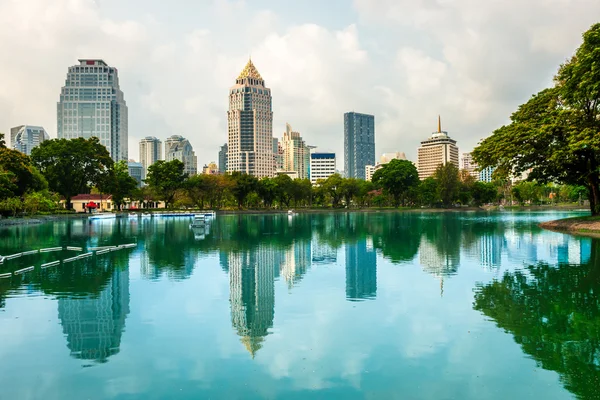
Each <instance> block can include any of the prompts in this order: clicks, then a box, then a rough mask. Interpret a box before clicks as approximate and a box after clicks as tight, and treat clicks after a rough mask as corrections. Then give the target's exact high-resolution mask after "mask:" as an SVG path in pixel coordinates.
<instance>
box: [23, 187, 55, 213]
mask: <svg viewBox="0 0 600 400" xmlns="http://www.w3.org/2000/svg"><path fill="white" fill-rule="evenodd" d="M59 200H60V199H59V197H58V195H56V194H54V193H50V192H49V191H48V190H44V191H40V192H30V193H27V194H26V195H25V196H24V198H23V203H22V206H23V210H24V211H25V212H27V213H29V214H36V213H38V212H54V211H56V210H57V209H58V202H59Z"/></svg>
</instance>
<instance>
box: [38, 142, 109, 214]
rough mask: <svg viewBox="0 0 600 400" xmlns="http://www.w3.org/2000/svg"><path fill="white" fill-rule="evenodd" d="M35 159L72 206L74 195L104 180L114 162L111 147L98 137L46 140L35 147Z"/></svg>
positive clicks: (57, 190)
mask: <svg viewBox="0 0 600 400" xmlns="http://www.w3.org/2000/svg"><path fill="white" fill-rule="evenodd" d="M31 159H32V160H33V162H34V163H35V165H36V166H37V167H38V168H39V170H40V171H41V172H42V174H43V175H44V177H45V178H46V180H47V181H48V185H49V186H50V190H52V191H54V192H56V193H58V194H60V195H61V196H63V197H64V198H65V200H66V205H67V208H71V197H73V196H76V195H78V194H80V193H87V192H89V190H90V186H92V185H93V186H95V185H98V184H101V182H102V181H103V179H105V178H106V175H107V172H108V170H109V169H110V168H111V167H112V165H113V160H112V159H111V158H110V154H109V153H108V150H107V149H106V147H104V146H103V145H102V144H101V143H100V141H99V140H98V138H96V137H92V138H90V139H83V138H77V139H71V140H67V139H52V140H46V141H44V142H42V144H40V145H39V146H38V147H35V148H34V149H33V150H32V152H31Z"/></svg>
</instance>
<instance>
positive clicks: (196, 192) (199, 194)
mask: <svg viewBox="0 0 600 400" xmlns="http://www.w3.org/2000/svg"><path fill="white" fill-rule="evenodd" d="M209 176H210V175H205V174H200V175H193V176H190V177H189V178H188V179H187V180H186V182H185V191H186V192H187V195H188V196H189V198H190V200H191V201H192V203H194V206H196V207H197V208H199V209H203V208H204V203H205V202H206V201H207V200H208V199H209V197H210V190H211V186H212V185H211V182H209Z"/></svg>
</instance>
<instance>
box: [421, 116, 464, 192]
mask: <svg viewBox="0 0 600 400" xmlns="http://www.w3.org/2000/svg"><path fill="white" fill-rule="evenodd" d="M448 163H453V164H454V165H456V168H459V165H458V147H457V146H456V140H453V139H451V138H450V136H448V132H445V131H442V122H441V118H439V117H438V130H437V132H433V133H432V135H431V137H430V138H429V139H427V140H424V141H422V142H421V147H419V149H418V162H417V169H418V171H419V179H421V180H423V179H426V178H429V177H430V176H433V174H434V173H435V170H436V169H437V168H438V166H440V165H446V164H448Z"/></svg>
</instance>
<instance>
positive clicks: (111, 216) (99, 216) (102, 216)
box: [89, 213, 117, 219]
mask: <svg viewBox="0 0 600 400" xmlns="http://www.w3.org/2000/svg"><path fill="white" fill-rule="evenodd" d="M114 218H117V214H115V213H102V214H93V215H91V216H90V217H89V219H114Z"/></svg>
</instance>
